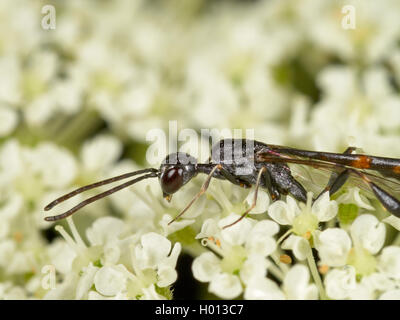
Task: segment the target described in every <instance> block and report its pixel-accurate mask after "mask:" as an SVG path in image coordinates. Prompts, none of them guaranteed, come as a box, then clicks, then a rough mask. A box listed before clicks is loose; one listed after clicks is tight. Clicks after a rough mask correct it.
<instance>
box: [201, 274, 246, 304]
mask: <svg viewBox="0 0 400 320" xmlns="http://www.w3.org/2000/svg"><path fill="white" fill-rule="evenodd" d="M208 290H209V291H210V292H211V293H214V294H215V295H217V296H219V297H221V298H222V299H233V298H236V297H237V296H238V295H240V294H241V293H242V291H243V288H242V285H241V283H240V280H239V277H238V276H235V275H232V274H228V273H219V274H217V275H216V276H215V277H214V278H213V279H212V280H211V282H210V285H209V287H208Z"/></svg>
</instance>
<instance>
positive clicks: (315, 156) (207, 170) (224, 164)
mask: <svg viewBox="0 0 400 320" xmlns="http://www.w3.org/2000/svg"><path fill="white" fill-rule="evenodd" d="M356 150H357V148H355V147H349V148H347V149H346V151H344V152H343V153H332V152H319V151H308V150H301V149H295V148H290V147H285V146H279V145H272V144H265V143H262V142H259V141H254V140H249V139H222V140H220V141H219V142H217V143H216V144H215V145H213V146H212V148H211V157H210V159H209V161H208V163H197V160H196V158H194V157H193V156H191V155H189V154H187V153H183V152H176V153H171V154H169V155H168V156H167V157H166V158H165V159H164V161H162V163H161V165H160V168H159V169H155V168H148V169H143V170H138V171H134V172H129V173H126V174H123V175H119V176H116V177H113V178H110V179H106V180H102V181H99V182H96V183H93V184H90V185H87V186H84V187H81V188H79V189H76V190H74V191H72V192H70V193H68V194H66V195H63V196H61V197H60V198H58V199H56V200H54V201H53V202H51V203H50V204H48V205H47V206H46V207H45V208H44V210H46V211H48V210H50V209H52V208H53V207H54V206H56V205H57V204H59V203H61V202H63V201H65V200H67V199H69V198H71V197H73V196H75V195H77V194H79V193H82V192H84V191H87V190H90V189H93V188H97V187H100V186H103V185H106V184H110V183H113V182H116V181H120V180H123V179H128V178H131V177H133V176H138V175H139V177H136V178H134V179H131V180H129V181H127V182H125V183H123V184H120V185H118V186H116V187H113V188H111V189H110V190H108V191H105V192H102V193H100V194H98V195H95V196H93V197H90V198H88V199H86V200H84V201H82V202H81V203H79V204H77V205H76V206H74V207H73V208H71V209H69V210H68V211H66V212H64V213H62V214H59V215H55V216H48V217H46V218H45V220H46V221H56V220H60V219H64V218H66V217H68V216H70V215H72V214H73V213H75V212H76V211H78V210H79V209H81V208H82V207H84V206H86V205H88V204H90V203H92V202H94V201H97V200H99V199H101V198H104V197H106V196H108V195H110V194H113V193H115V192H117V191H119V190H121V189H124V188H127V187H129V186H131V185H133V184H135V183H137V182H139V181H141V180H145V179H149V178H158V179H159V182H160V186H161V189H162V192H163V196H164V198H166V199H167V200H168V201H170V200H171V198H172V195H173V194H174V193H176V192H177V191H178V190H179V189H181V188H182V187H183V186H184V185H185V184H187V183H188V182H189V181H190V180H191V179H193V178H194V177H195V176H197V174H199V173H202V174H206V175H207V177H206V179H205V181H204V183H203V184H202V186H201V188H200V190H199V192H198V193H197V194H196V195H195V196H194V197H193V199H192V200H191V201H190V202H189V203H188V204H187V206H186V207H185V208H183V209H182V211H181V212H180V213H179V214H178V215H177V216H176V217H175V218H174V219H173V220H172V221H170V223H172V222H173V221H175V220H176V219H178V218H179V217H181V216H182V215H183V214H184V213H185V212H186V211H187V210H188V209H189V208H190V206H191V205H192V204H193V203H194V202H195V201H196V200H197V199H198V198H199V197H200V196H201V195H202V194H204V193H205V192H206V190H207V188H208V186H209V184H210V181H211V179H212V178H216V179H220V180H227V181H229V182H230V183H233V184H234V185H238V186H240V187H242V188H251V187H252V186H254V188H255V190H254V198H253V201H252V204H251V205H250V206H249V208H248V209H247V210H246V211H245V212H244V213H243V214H242V215H241V217H240V218H239V219H238V220H237V221H235V222H234V223H232V224H230V225H228V226H225V227H229V226H231V225H233V224H235V223H237V222H238V221H240V220H241V219H243V218H244V217H245V216H246V215H247V214H249V212H250V211H251V210H252V209H254V207H255V206H256V204H257V195H258V190H259V188H260V187H261V188H263V189H265V190H267V192H268V193H269V195H270V197H271V199H272V201H276V200H278V199H280V198H281V196H282V195H287V194H290V195H292V196H293V197H294V198H295V199H297V200H299V201H301V202H304V203H306V201H307V191H306V189H305V187H304V186H303V184H302V183H301V182H300V181H299V179H298V177H295V175H293V174H292V170H291V168H290V166H289V164H293V165H300V166H305V167H312V168H314V169H318V170H319V171H323V172H325V173H328V175H327V176H328V177H329V179H328V182H327V183H326V185H325V187H323V189H322V191H320V193H319V194H318V196H317V197H316V198H315V199H314V200H316V199H318V197H320V196H321V195H322V194H323V193H324V192H329V194H330V195H333V194H335V193H336V192H337V191H338V190H339V189H341V187H342V186H343V185H344V184H345V183H346V182H351V181H352V182H355V183H356V184H357V185H359V186H360V187H361V188H363V189H367V190H369V191H372V193H373V195H374V196H375V197H376V198H377V199H378V200H379V201H380V203H381V204H382V205H383V207H384V208H385V209H386V210H387V211H389V212H390V213H391V214H393V215H395V216H397V217H400V200H398V199H396V197H395V196H393V195H392V193H393V192H395V191H396V190H397V191H398V190H400V159H394V158H385V157H376V156H369V155H364V154H357V153H354V152H355V151H356Z"/></svg>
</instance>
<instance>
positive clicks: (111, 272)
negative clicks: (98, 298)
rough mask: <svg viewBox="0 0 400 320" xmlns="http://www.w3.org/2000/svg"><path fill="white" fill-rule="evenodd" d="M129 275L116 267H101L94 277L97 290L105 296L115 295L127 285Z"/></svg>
mask: <svg viewBox="0 0 400 320" xmlns="http://www.w3.org/2000/svg"><path fill="white" fill-rule="evenodd" d="M126 282H127V276H126V275H125V274H124V273H123V272H121V271H120V270H118V269H117V268H116V267H113V266H109V267H107V266H106V267H102V268H100V269H99V270H98V271H97V272H96V274H95V276H94V279H93V283H94V285H95V287H96V290H97V292H99V293H100V294H102V295H104V296H115V295H117V294H118V293H120V292H121V291H123V290H124V289H125V287H126Z"/></svg>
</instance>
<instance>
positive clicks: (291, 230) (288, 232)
mask: <svg viewBox="0 0 400 320" xmlns="http://www.w3.org/2000/svg"><path fill="white" fill-rule="evenodd" d="M292 232H293V229H289V230H288V231H286V232H285V233H284V234H283V235H282V237H280V238H279V240H278V241H277V242H276V245H277V246H278V245H279V244H280V243H281V242H282V241H283V240H285V238H286V237H287V236H288V235H289V234H291V233H292Z"/></svg>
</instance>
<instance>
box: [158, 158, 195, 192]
mask: <svg viewBox="0 0 400 320" xmlns="http://www.w3.org/2000/svg"><path fill="white" fill-rule="evenodd" d="M196 164H197V160H196V158H194V157H192V156H191V155H190V154H188V153H183V152H177V153H171V154H170V155H168V156H167V157H166V158H165V160H164V161H163V162H162V164H161V166H160V185H161V189H162V191H163V193H164V196H168V195H172V194H173V193H175V192H176V191H178V190H179V189H180V188H181V187H182V186H183V185H185V184H186V183H187V182H189V180H190V179H191V178H193V176H195V174H196V171H195V169H196Z"/></svg>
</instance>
